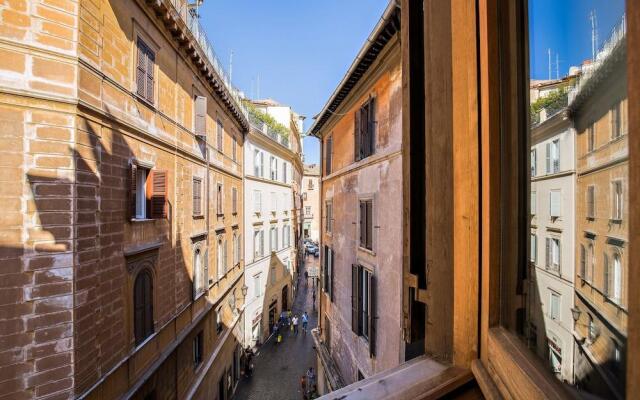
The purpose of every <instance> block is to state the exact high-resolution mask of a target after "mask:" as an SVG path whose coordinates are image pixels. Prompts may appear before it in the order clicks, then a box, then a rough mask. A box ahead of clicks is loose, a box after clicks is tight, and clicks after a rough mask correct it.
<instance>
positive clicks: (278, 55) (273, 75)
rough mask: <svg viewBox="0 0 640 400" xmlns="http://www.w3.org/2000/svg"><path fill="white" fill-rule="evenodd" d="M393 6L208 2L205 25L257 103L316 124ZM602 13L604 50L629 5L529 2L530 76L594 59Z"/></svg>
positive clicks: (374, 1) (343, 1)
mask: <svg viewBox="0 0 640 400" xmlns="http://www.w3.org/2000/svg"><path fill="white" fill-rule="evenodd" d="M387 3H388V1H387V0H316V1H300V0H271V1H264V0H262V1H257V0H252V1H251V0H205V1H204V4H203V5H202V7H201V8H200V15H201V21H202V24H203V25H204V27H205V29H206V31H207V34H208V36H209V38H210V39H211V41H212V43H213V46H214V48H215V49H216V52H217V53H218V56H219V58H220V59H221V61H222V62H223V64H224V65H225V68H226V69H227V70H229V57H230V54H231V52H232V51H233V81H234V84H235V85H236V86H238V87H239V88H240V89H242V90H244V91H245V93H246V94H247V95H248V96H250V97H257V95H258V89H257V87H258V84H257V81H258V77H259V81H260V85H259V86H260V91H259V95H260V97H262V98H264V97H271V98H273V99H275V100H278V101H280V102H281V103H284V104H288V105H290V106H292V107H293V108H294V109H295V110H296V111H297V112H299V113H301V114H303V115H305V116H307V120H306V122H305V129H308V127H309V126H310V125H311V123H312V117H313V116H314V115H315V114H316V113H318V112H319V111H320V110H321V108H322V106H323V105H324V103H325V102H326V101H327V99H328V98H329V96H330V95H331V93H332V92H333V90H334V89H335V87H336V85H337V84H338V82H339V81H340V80H341V79H342V77H343V76H344V73H345V72H346V70H347V68H349V65H351V62H352V61H353V59H354V57H355V55H356V54H357V52H358V50H359V49H360V47H361V46H362V44H363V43H364V41H365V39H366V38H367V36H368V35H369V33H371V30H372V29H373V27H374V26H375V24H376V22H377V21H378V19H379V18H380V16H381V15H382V12H383V11H384V8H385V7H386V5H387ZM591 10H595V11H596V13H597V17H598V25H599V27H598V28H599V29H598V32H599V43H600V44H602V42H604V41H605V40H606V38H607V37H608V36H609V32H610V31H611V29H612V28H613V26H614V25H615V24H616V23H617V22H618V21H619V20H620V17H621V15H622V14H623V12H624V0H530V2H529V19H530V22H529V25H530V50H531V75H532V78H535V79H546V78H547V77H548V56H547V49H548V48H551V52H552V54H551V57H552V62H553V67H552V77H554V78H555V74H556V70H555V59H556V54H558V55H559V60H560V68H559V70H560V76H563V75H566V73H567V72H568V70H569V67H570V66H572V65H579V64H581V63H582V61H584V60H586V59H588V58H591V22H590V20H589V12H590V11H591ZM304 147H305V161H306V162H307V163H313V162H318V157H319V147H318V142H317V140H316V139H315V138H307V139H305V143H304Z"/></svg>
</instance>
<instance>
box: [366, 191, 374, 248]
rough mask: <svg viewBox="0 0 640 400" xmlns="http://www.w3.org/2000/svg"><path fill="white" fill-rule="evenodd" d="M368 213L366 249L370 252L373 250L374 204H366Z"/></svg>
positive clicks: (368, 202)
mask: <svg viewBox="0 0 640 400" xmlns="http://www.w3.org/2000/svg"><path fill="white" fill-rule="evenodd" d="M366 212H367V225H366V230H367V236H366V247H367V249H369V250H373V202H372V201H367V202H366Z"/></svg>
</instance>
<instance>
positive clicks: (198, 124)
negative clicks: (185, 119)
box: [194, 96, 207, 136]
mask: <svg viewBox="0 0 640 400" xmlns="http://www.w3.org/2000/svg"><path fill="white" fill-rule="evenodd" d="M195 106H196V111H195V114H196V118H195V127H194V131H195V133H196V135H198V136H207V119H206V118H207V98H206V97H205V96H196V104H195Z"/></svg>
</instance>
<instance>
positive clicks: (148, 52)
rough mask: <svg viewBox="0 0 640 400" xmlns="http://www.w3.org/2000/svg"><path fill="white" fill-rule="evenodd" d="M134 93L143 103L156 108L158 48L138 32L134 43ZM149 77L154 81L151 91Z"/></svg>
mask: <svg viewBox="0 0 640 400" xmlns="http://www.w3.org/2000/svg"><path fill="white" fill-rule="evenodd" d="M133 54H134V56H133V60H135V62H134V63H133V79H132V86H133V93H134V95H135V96H136V98H138V99H139V100H140V101H142V102H143V103H145V104H147V105H149V106H151V107H155V105H156V99H157V97H158V96H157V86H158V85H157V80H158V64H157V62H156V60H157V54H158V46H157V45H156V44H155V43H154V42H153V41H152V40H150V39H149V38H148V37H147V36H146V35H144V36H143V35H142V34H140V32H136V34H135V41H134V42H133ZM141 55H143V56H144V57H145V65H144V71H143V74H144V84H143V89H142V90H143V92H144V93H140V87H139V84H138V68H139V66H140V61H139V60H140V56H141ZM149 58H151V62H152V63H153V65H152V66H151V69H149V67H148V62H149ZM149 76H150V77H151V79H152V82H151V85H152V87H151V88H150V89H149V87H148V84H149Z"/></svg>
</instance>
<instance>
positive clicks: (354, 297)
mask: <svg viewBox="0 0 640 400" xmlns="http://www.w3.org/2000/svg"><path fill="white" fill-rule="evenodd" d="M359 315H360V313H359V310H358V266H357V265H355V264H352V265H351V330H352V331H353V332H355V333H356V334H358V335H359V334H360V330H359V329H358V316H359Z"/></svg>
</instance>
